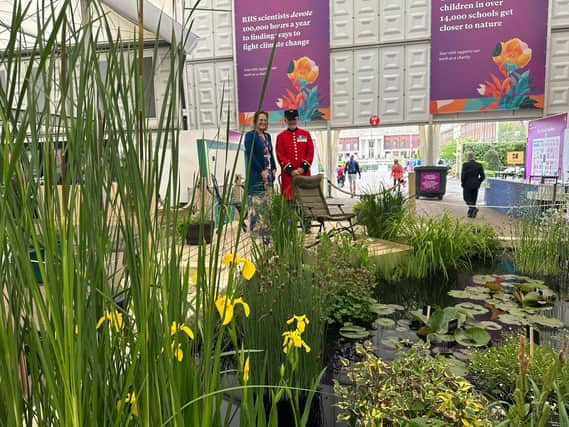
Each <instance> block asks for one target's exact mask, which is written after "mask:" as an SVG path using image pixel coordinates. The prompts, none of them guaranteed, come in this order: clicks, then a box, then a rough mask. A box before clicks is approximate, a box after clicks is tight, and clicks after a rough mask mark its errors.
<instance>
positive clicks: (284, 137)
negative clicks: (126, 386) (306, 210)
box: [276, 128, 314, 200]
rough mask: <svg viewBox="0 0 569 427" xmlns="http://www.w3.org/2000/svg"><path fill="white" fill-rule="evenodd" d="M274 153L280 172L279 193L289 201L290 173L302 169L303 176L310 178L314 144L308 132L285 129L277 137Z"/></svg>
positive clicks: (290, 193) (290, 188)
mask: <svg viewBox="0 0 569 427" xmlns="http://www.w3.org/2000/svg"><path fill="white" fill-rule="evenodd" d="M276 152H277V160H278V162H279V164H280V165H281V170H282V173H281V192H282V194H283V197H284V198H285V199H287V200H291V199H292V198H293V192H292V176H291V173H292V171H293V170H295V169H298V168H303V169H304V174H303V175H304V176H310V165H312V160H313V159H314V143H313V142H312V137H311V136H310V132H308V131H306V130H304V129H299V128H296V129H295V130H293V131H291V130H290V129H285V130H284V131H282V132H281V133H279V134H278V136H277V146H276Z"/></svg>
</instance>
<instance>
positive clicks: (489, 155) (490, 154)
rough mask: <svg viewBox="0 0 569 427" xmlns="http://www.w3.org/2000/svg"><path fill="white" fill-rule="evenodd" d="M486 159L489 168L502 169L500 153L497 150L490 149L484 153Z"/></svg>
mask: <svg viewBox="0 0 569 427" xmlns="http://www.w3.org/2000/svg"><path fill="white" fill-rule="evenodd" d="M484 161H485V162H486V163H487V164H488V169H490V170H493V171H495V170H500V168H501V167H502V162H501V161H500V155H499V154H498V152H497V151H496V150H488V151H486V153H485V154H484Z"/></svg>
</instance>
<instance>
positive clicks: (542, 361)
mask: <svg viewBox="0 0 569 427" xmlns="http://www.w3.org/2000/svg"><path fill="white" fill-rule="evenodd" d="M525 351H526V354H527V355H528V357H529V348H526V349H525ZM556 359H557V352H556V351H555V350H553V349H551V348H548V347H546V346H541V345H536V346H535V347H534V353H533V359H532V362H531V368H530V376H531V378H532V380H533V381H535V383H536V384H537V386H538V387H540V388H541V387H543V383H544V379H545V377H546V374H547V372H548V371H549V369H550V367H551V366H552V365H553V364H555V363H556ZM519 370H520V362H519V339H518V337H517V336H509V337H506V339H505V341H504V343H503V344H500V345H495V346H493V347H490V348H488V349H485V350H476V351H473V353H472V360H471V361H470V364H469V372H470V377H471V379H472V381H473V383H474V384H476V387H477V388H478V389H479V390H480V391H481V392H482V393H484V394H485V395H486V396H488V397H489V398H491V399H496V400H504V401H512V400H513V399H514V391H515V389H516V381H517V378H518V373H519ZM558 382H559V384H560V385H561V387H562V389H563V390H564V391H565V393H569V362H567V361H565V362H564V363H563V365H562V366H561V368H560V371H559V377H558ZM552 398H553V396H552Z"/></svg>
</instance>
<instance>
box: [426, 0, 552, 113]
mask: <svg viewBox="0 0 569 427" xmlns="http://www.w3.org/2000/svg"><path fill="white" fill-rule="evenodd" d="M547 12H548V0H432V13H431V32H432V42H431V108H430V110H431V113H432V114H444V113H459V112H480V111H493V110H517V109H521V108H543V101H544V92H545V62H546V45H547V43H546V42H547Z"/></svg>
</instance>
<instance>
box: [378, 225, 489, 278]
mask: <svg viewBox="0 0 569 427" xmlns="http://www.w3.org/2000/svg"><path fill="white" fill-rule="evenodd" d="M396 228H397V229H398V230H399V238H400V239H401V240H402V241H403V242H404V243H406V244H408V245H410V246H411V247H412V252H411V255H410V256H408V257H405V258H400V259H399V261H400V262H399V263H398V264H391V265H387V266H383V267H386V268H383V267H382V266H381V265H380V272H381V273H382V276H383V277H384V278H386V279H390V280H393V279H398V278H402V277H415V278H424V277H427V276H429V275H432V274H434V273H437V272H442V273H443V274H444V275H445V276H447V274H448V270H449V269H450V268H454V269H456V268H464V269H469V268H470V266H471V263H472V260H473V259H477V258H478V259H489V258H492V256H493V253H494V251H495V250H496V248H497V239H496V233H495V232H494V230H493V229H492V228H491V227H490V226H486V225H478V224H476V225H474V224H468V223H465V222H462V221H460V220H458V219H452V218H450V217H449V216H448V215H447V214H444V215H443V216H441V217H436V218H415V217H412V216H407V217H405V218H404V219H403V220H402V221H401V223H400V224H399V225H397V227H396Z"/></svg>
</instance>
